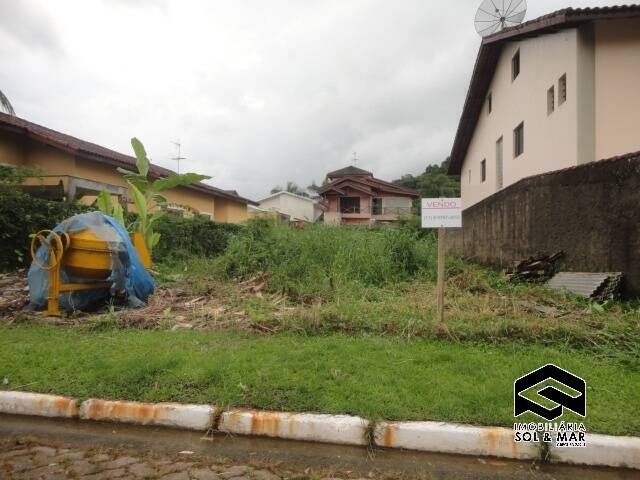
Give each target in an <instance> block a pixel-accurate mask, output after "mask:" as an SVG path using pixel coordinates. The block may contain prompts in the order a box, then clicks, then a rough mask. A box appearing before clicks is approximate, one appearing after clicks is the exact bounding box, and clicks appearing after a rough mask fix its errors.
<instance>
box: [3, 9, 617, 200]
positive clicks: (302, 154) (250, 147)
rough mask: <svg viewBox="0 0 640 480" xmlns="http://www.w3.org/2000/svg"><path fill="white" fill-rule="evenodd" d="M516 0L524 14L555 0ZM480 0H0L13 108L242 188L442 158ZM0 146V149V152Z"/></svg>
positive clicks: (468, 69)
mask: <svg viewBox="0 0 640 480" xmlns="http://www.w3.org/2000/svg"><path fill="white" fill-rule="evenodd" d="M607 4H608V3H607V2H599V1H577V0H573V1H572V2H571V3H569V2H566V1H551V0H539V1H533V0H529V2H528V11H527V15H526V17H525V21H526V20H530V19H533V18H535V17H537V16H540V15H544V14H546V13H549V12H552V11H554V10H558V9H560V8H564V7H567V6H573V7H584V6H602V5H607ZM479 5H480V0H456V1H455V2H449V1H444V0H442V1H438V2H436V1H431V0H229V1H227V0H216V1H208V0H56V1H50V0H0V90H2V91H3V92H4V93H5V95H6V96H7V97H8V98H9V99H10V101H11V103H12V104H13V107H14V109H15V111H16V114H17V115H18V116H19V117H22V118H25V119H27V120H29V121H32V122H35V123H38V124H40V125H44V126H46V127H49V128H53V129H54V130H58V131H61V132H63V133H67V134H70V135H73V136H75V137H78V138H81V139H83V140H87V141H90V142H94V143H97V144H100V145H102V146H105V147H108V148H112V149H114V150H117V151H119V152H122V153H127V154H132V149H131V145H130V139H131V137H133V136H136V137H138V138H140V139H141V140H142V142H143V143H144V144H145V146H146V149H147V152H148V154H149V157H150V158H151V160H152V161H153V162H154V163H156V164H158V165H162V166H164V167H167V168H171V169H173V170H175V169H176V168H177V162H176V161H174V160H172V158H173V157H176V156H177V148H176V146H175V145H174V143H173V142H176V141H179V142H180V143H181V156H182V157H185V159H184V160H182V161H181V162H180V171H181V172H186V171H193V172H198V173H203V174H207V175H210V176H211V177H212V178H211V180H209V181H208V183H211V184H212V185H215V186H217V187H220V188H224V189H235V190H237V191H238V192H239V193H240V194H241V195H244V196H247V197H249V198H252V199H260V198H262V197H264V196H266V195H267V194H268V193H269V191H270V190H271V188H273V187H274V186H275V185H284V184H285V183H286V181H287V180H292V181H294V182H296V183H297V184H299V185H301V186H303V187H304V186H307V185H309V184H311V182H312V181H315V182H317V183H321V182H322V180H323V178H324V176H325V175H326V173H327V172H329V171H331V170H335V169H338V168H341V167H344V166H347V165H351V164H353V163H354V162H353V157H354V152H356V153H355V156H356V158H357V161H356V162H355V164H356V165H357V166H358V167H360V168H364V169H366V170H369V171H372V172H373V173H374V174H375V175H376V177H379V178H382V179H386V180H393V179H396V178H399V177H400V176H402V175H403V174H406V173H411V174H419V173H421V172H422V171H423V170H424V169H425V167H426V166H427V165H430V164H434V163H440V162H441V161H442V160H444V159H445V158H446V157H447V156H448V154H449V152H450V150H451V146H452V143H453V139H454V135H455V131H456V128H457V124H458V120H459V117H460V113H461V111H462V106H463V104H464V99H465V95H466V92H467V87H468V85H469V80H470V77H471V73H472V69H473V64H474V61H475V58H476V54H477V51H478V47H479V45H480V37H479V36H478V35H477V33H476V31H475V29H474V24H473V21H474V17H475V13H476V10H477V8H478V6H479ZM0 160H1V159H0Z"/></svg>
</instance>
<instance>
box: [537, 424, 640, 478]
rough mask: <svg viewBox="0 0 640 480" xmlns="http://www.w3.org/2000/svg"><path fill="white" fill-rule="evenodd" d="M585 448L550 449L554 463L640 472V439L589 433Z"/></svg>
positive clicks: (550, 458) (550, 456) (550, 457)
mask: <svg viewBox="0 0 640 480" xmlns="http://www.w3.org/2000/svg"><path fill="white" fill-rule="evenodd" d="M586 441H587V446H586V447H584V448H557V447H551V448H549V460H550V461H551V462H552V463H574V464H577V465H592V466H606V467H625V468H633V469H636V470H640V438H638V437H613V436H610V435H599V434H597V433H587V435H586Z"/></svg>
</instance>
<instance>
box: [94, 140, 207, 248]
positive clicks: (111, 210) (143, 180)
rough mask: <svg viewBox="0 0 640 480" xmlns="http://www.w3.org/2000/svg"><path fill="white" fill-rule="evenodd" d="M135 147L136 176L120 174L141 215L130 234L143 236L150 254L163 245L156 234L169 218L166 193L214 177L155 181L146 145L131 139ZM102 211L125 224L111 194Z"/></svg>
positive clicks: (189, 176)
mask: <svg viewBox="0 0 640 480" xmlns="http://www.w3.org/2000/svg"><path fill="white" fill-rule="evenodd" d="M131 146H132V147H133V151H134V152H135V155H136V170H137V171H135V172H134V171H133V170H127V169H125V168H118V171H119V172H120V173H122V175H123V176H124V179H125V181H126V182H127V187H128V189H129V194H130V197H131V199H132V200H133V204H134V205H135V207H136V213H137V217H136V219H135V221H134V222H133V223H132V224H131V225H129V226H128V229H129V231H133V232H140V233H142V235H143V236H144V239H145V242H146V244H147V247H148V248H149V251H151V250H153V247H155V246H156V245H157V244H158V242H159V241H160V234H159V233H158V232H155V231H154V225H155V223H156V222H157V221H158V220H159V219H160V218H162V217H163V216H165V215H166V211H165V210H164V208H165V207H166V205H167V199H166V198H165V197H164V196H163V195H162V193H163V192H165V191H167V190H170V189H172V188H176V187H180V186H184V185H189V184H191V183H195V182H199V181H201V180H207V179H209V178H211V177H209V176H207V175H200V174H197V173H183V174H177V173H172V174H171V175H169V176H168V177H164V178H158V179H156V180H153V181H152V180H151V179H150V178H149V167H150V162H149V159H148V158H147V152H146V151H145V149H144V145H142V142H141V141H140V140H138V139H137V138H135V137H134V138H132V139H131ZM107 197H108V199H107ZM98 208H99V209H100V211H101V212H102V213H105V214H106V215H112V216H114V217H115V218H117V219H118V221H121V222H122V223H123V224H124V218H123V217H124V215H123V213H124V212H122V211H121V210H118V207H117V206H112V205H111V195H110V194H109V192H106V191H102V192H100V196H99V197H98ZM121 214H122V215H121ZM116 215H118V216H116Z"/></svg>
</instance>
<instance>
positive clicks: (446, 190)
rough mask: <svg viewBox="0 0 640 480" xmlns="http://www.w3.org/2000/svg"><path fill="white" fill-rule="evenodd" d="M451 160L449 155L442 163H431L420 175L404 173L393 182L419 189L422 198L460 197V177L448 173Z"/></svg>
mask: <svg viewBox="0 0 640 480" xmlns="http://www.w3.org/2000/svg"><path fill="white" fill-rule="evenodd" d="M449 160H450V159H449V158H448V157H447V159H446V160H445V161H443V162H442V163H441V164H440V165H437V164H434V165H429V166H428V167H427V168H425V170H424V172H423V173H421V174H420V175H416V176H413V175H411V174H407V175H403V176H402V177H401V178H400V179H398V180H394V182H393V183H395V184H396V185H401V186H403V187H407V188H411V189H413V190H416V191H418V192H419V193H420V196H421V197H422V198H433V197H459V196H460V177H459V176H454V175H447V170H448V168H449Z"/></svg>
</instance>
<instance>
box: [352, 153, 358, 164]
mask: <svg viewBox="0 0 640 480" xmlns="http://www.w3.org/2000/svg"><path fill="white" fill-rule="evenodd" d="M351 161H352V162H353V164H354V165H356V164H357V163H358V157H357V156H356V152H353V158H352V159H351Z"/></svg>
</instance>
